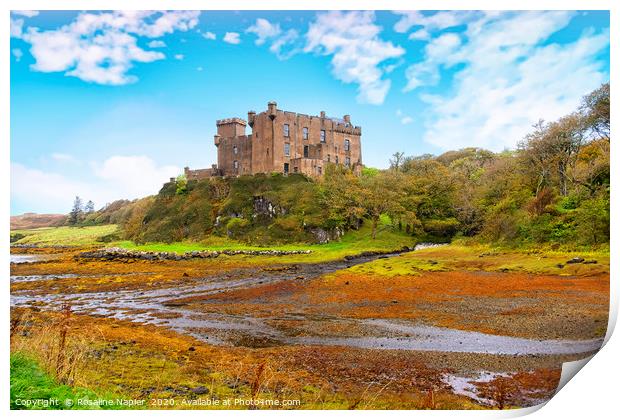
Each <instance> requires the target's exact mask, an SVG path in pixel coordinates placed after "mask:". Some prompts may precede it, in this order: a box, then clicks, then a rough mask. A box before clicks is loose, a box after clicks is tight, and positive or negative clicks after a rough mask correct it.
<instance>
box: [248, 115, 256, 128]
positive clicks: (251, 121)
mask: <svg viewBox="0 0 620 420" xmlns="http://www.w3.org/2000/svg"><path fill="white" fill-rule="evenodd" d="M254 117H256V112H254V111H248V124H249V125H250V127H253V126H254Z"/></svg>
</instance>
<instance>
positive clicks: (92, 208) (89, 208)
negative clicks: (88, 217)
mask: <svg viewBox="0 0 620 420" xmlns="http://www.w3.org/2000/svg"><path fill="white" fill-rule="evenodd" d="M94 211H95V203H93V202H92V200H88V203H86V206H84V212H85V213H92V212H94Z"/></svg>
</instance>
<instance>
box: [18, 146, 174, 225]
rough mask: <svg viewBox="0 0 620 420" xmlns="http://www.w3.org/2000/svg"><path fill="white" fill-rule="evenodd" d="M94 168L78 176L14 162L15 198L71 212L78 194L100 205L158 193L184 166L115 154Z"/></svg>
mask: <svg viewBox="0 0 620 420" xmlns="http://www.w3.org/2000/svg"><path fill="white" fill-rule="evenodd" d="M91 168H92V173H88V174H86V173H85V174H84V175H85V176H83V177H81V178H80V179H75V178H72V177H68V176H65V175H62V174H59V173H54V172H46V171H42V170H39V169H34V168H29V167H27V166H25V165H22V164H20V163H11V200H12V201H13V200H14V201H16V202H18V203H19V207H20V208H27V209H28V210H29V211H35V212H41V213H52V212H53V213H67V212H68V211H69V210H70V208H71V204H72V202H73V199H74V198H75V196H76V195H79V196H80V197H82V199H84V200H93V201H94V202H95V204H96V206H98V207H100V206H103V205H104V204H105V203H109V202H112V201H114V200H118V199H122V198H124V199H135V198H140V197H144V196H147V195H151V194H155V193H157V191H159V189H160V188H161V186H162V185H163V183H164V182H166V181H167V180H168V179H169V178H170V177H174V176H177V175H178V174H179V173H181V169H180V168H177V167H175V166H171V165H164V166H158V165H157V164H156V163H155V162H154V161H153V160H152V159H150V158H148V157H146V156H112V157H110V158H108V159H106V160H105V161H104V162H102V163H93V164H92V165H91ZM86 178H92V179H93V180H92V181H91V182H87V181H84V179H86Z"/></svg>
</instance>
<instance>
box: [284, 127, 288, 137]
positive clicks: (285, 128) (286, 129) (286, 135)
mask: <svg viewBox="0 0 620 420" xmlns="http://www.w3.org/2000/svg"><path fill="white" fill-rule="evenodd" d="M288 131H289V127H288V124H284V137H288Z"/></svg>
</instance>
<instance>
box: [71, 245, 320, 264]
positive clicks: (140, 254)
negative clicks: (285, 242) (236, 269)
mask: <svg viewBox="0 0 620 420" xmlns="http://www.w3.org/2000/svg"><path fill="white" fill-rule="evenodd" d="M311 252H312V251H310V250H291V251H280V250H274V249H267V250H222V251H189V252H185V253H183V254H177V253H176V252H154V251H132V250H128V249H123V248H106V249H99V250H96V251H86V252H81V253H79V254H78V255H76V256H75V257H74V258H75V259H86V260H104V261H127V260H147V261H163V260H172V261H181V260H189V259H192V258H217V257H218V256H220V255H268V256H281V255H294V254H310V253H311Z"/></svg>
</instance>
